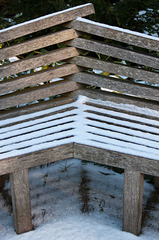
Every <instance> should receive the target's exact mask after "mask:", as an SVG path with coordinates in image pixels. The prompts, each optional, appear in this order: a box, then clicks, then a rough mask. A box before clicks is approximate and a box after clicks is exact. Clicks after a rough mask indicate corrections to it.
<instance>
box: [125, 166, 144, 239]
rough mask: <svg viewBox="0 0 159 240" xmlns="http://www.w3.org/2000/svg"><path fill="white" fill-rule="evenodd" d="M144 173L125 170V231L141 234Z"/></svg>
mask: <svg viewBox="0 0 159 240" xmlns="http://www.w3.org/2000/svg"><path fill="white" fill-rule="evenodd" d="M143 184H144V174H141V173H140V172H134V171H130V170H125V176H124V205H123V231H126V232H130V233H133V234H135V235H139V234H140V231H141V220H142V200H143Z"/></svg>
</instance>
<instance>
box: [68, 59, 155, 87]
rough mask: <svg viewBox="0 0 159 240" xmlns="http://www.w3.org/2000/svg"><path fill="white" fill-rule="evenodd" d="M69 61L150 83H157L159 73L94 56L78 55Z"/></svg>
mask: <svg viewBox="0 0 159 240" xmlns="http://www.w3.org/2000/svg"><path fill="white" fill-rule="evenodd" d="M70 62H71V63H74V64H76V65H79V66H81V67H86V68H91V69H92V68H93V69H98V70H103V71H106V72H109V73H114V74H117V75H122V76H127V77H130V78H134V79H139V80H144V81H148V82H152V83H156V84H158V83H159V74H158V73H155V72H150V71H146V70H142V69H138V68H134V67H128V66H125V65H121V64H117V63H112V62H107V61H101V60H98V59H96V58H91V57H84V56H78V57H75V58H73V59H72V60H70Z"/></svg>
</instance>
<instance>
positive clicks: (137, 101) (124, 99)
mask: <svg viewBox="0 0 159 240" xmlns="http://www.w3.org/2000/svg"><path fill="white" fill-rule="evenodd" d="M79 95H82V96H86V97H88V98H92V99H100V100H102V101H111V102H115V103H121V104H129V105H135V106H138V107H140V108H145V109H147V111H148V112H149V109H152V110H155V111H159V104H158V101H150V100H146V99H143V98H137V97H133V96H128V95H125V94H117V93H114V92H106V91H101V90H99V89H91V88H85V89H84V88H83V89H80V90H77V91H76V92H72V93H71V94H70V96H71V97H74V98H77V97H78V96H79ZM156 113H157V112H156ZM146 115H147V113H146Z"/></svg>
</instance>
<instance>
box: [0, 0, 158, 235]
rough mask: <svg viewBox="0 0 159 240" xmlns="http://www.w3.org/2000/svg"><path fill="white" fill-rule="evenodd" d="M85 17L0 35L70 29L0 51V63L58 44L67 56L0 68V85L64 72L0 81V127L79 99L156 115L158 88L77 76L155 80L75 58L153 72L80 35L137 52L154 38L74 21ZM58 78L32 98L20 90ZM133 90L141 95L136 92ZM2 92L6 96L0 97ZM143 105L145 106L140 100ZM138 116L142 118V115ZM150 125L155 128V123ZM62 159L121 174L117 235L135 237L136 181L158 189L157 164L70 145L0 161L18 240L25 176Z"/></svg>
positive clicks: (139, 187)
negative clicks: (151, 182)
mask: <svg viewBox="0 0 159 240" xmlns="http://www.w3.org/2000/svg"><path fill="white" fill-rule="evenodd" d="M92 13H94V8H93V5H92V4H86V5H82V6H79V7H75V8H72V9H69V10H65V11H62V12H59V13H56V14H50V15H48V16H45V17H43V18H39V19H36V20H33V21H30V22H26V23H24V24H19V25H17V26H15V27H11V28H8V29H4V30H1V31H0V34H1V39H2V42H7V41H10V40H13V39H16V38H18V37H21V36H23V35H27V34H31V33H33V32H35V31H39V30H42V29H47V28H49V27H53V26H56V25H61V26H63V24H64V23H65V26H64V27H67V28H71V29H66V30H63V31H62V32H57V33H51V34H50V35H47V36H43V37H41V38H39V39H33V40H30V42H29V41H27V42H25V43H21V44H18V45H15V46H10V47H4V48H2V49H1V58H2V59H6V58H10V57H13V56H19V55H22V54H24V53H26V52H30V51H34V50H36V49H40V48H43V47H48V46H50V45H54V44H57V43H59V42H62V43H63V42H64V43H65V44H67V46H68V47H67V48H63V49H58V50H53V51H50V52H48V53H46V54H42V55H38V56H34V57H32V58H29V59H24V60H20V61H18V62H15V63H11V64H6V65H4V66H1V67H0V71H1V72H0V77H5V76H10V75H12V74H15V73H17V72H18V73H19V72H23V71H27V70H28V69H31V68H34V69H35V68H36V67H39V66H43V65H46V64H50V63H51V62H57V61H61V60H65V61H66V65H64V66H59V67H57V68H51V69H49V70H44V71H41V72H40V73H38V72H36V73H33V74H28V75H27V76H22V77H21V76H19V77H17V78H15V79H14V81H13V80H12V82H13V83H12V84H11V80H6V81H1V83H0V86H1V90H0V94H2V95H1V96H0V110H1V115H0V120H2V121H3V120H5V119H8V118H13V117H15V116H17V115H18V116H23V115H25V114H29V113H34V112H37V111H40V110H42V109H49V108H50V107H56V106H62V105H65V104H67V103H71V102H74V101H76V99H77V98H78V96H79V95H84V96H87V97H90V98H92V99H101V100H103V101H107V100H109V101H113V102H116V103H119V102H120V103H121V104H125V102H126V103H128V104H130V105H131V104H132V105H133V104H134V105H135V104H136V105H137V106H138V107H139V108H149V109H152V110H155V111H159V107H158V101H159V94H158V88H156V87H154V88H153V87H152V86H145V85H143V86H141V84H140V85H138V84H135V83H132V82H131V81H124V80H121V79H117V80H114V79H113V78H110V77H105V78H104V77H103V76H100V75H95V74H91V73H88V72H83V71H84V70H85V68H87V69H89V68H91V67H92V68H94V69H107V71H108V72H110V73H111V72H113V71H115V73H116V74H119V75H125V76H128V77H129V78H138V79H141V80H144V79H149V81H150V82H154V83H156V84H158V82H159V76H158V73H157V72H155V71H154V72H152V71H149V72H148V71H145V70H141V69H137V68H133V67H127V66H124V65H118V64H116V63H109V62H107V61H101V60H99V59H95V60H94V58H92V57H87V56H83V55H82V53H83V51H91V52H99V54H105V55H108V56H111V57H116V58H121V59H125V60H129V61H131V62H133V63H135V64H142V65H148V66H150V67H151V68H157V67H158V64H159V59H158V58H157V57H154V56H148V55H147V54H143V53H135V51H134V50H133V51H130V50H127V49H126V50H124V49H123V50H122V51H121V53H120V52H119V51H120V50H121V49H120V48H117V47H114V46H111V45H109V44H108V45H104V44H102V43H100V42H98V41H96V40H88V39H84V38H82V37H81V35H82V33H83V32H86V33H88V34H94V35H97V36H99V37H104V38H110V39H115V40H117V41H120V42H124V43H127V44H133V45H135V46H139V44H140V47H142V48H147V49H151V50H153V51H158V43H159V39H157V38H153V37H149V36H146V35H144V34H143V35H142V34H137V33H134V32H131V31H126V30H122V29H119V28H114V27H111V26H107V25H104V24H97V23H94V22H92V21H89V20H86V19H81V17H84V16H87V15H89V14H92ZM77 17H78V18H77ZM143 39H144V41H143ZM43 43H45V44H43ZM26 49H27V50H26ZM15 69H16V70H15ZM58 77H64V78H65V80H63V81H61V80H60V81H58V82H57V83H54V84H52V83H51V84H49V85H47V84H46V86H45V85H42V86H35V87H34V88H33V90H32V89H30V88H29V89H27V86H28V84H31V83H34V84H33V85H36V84H39V83H41V81H44V80H43V79H45V81H50V80H51V79H52V78H58ZM36 79H38V80H36ZM121 83H122V84H121ZM90 85H93V86H95V87H98V88H105V87H109V89H114V88H115V89H116V91H117V92H123V91H126V92H127V93H128V95H122V94H117V93H114V92H109V91H108V92H105V91H101V90H99V89H95V90H93V89H90V88H88V86H90ZM18 86H19V88H21V89H23V90H21V91H20V92H18V93H17V92H14V90H16V89H17V87H18ZM141 88H142V89H143V91H141ZM12 91H13V93H11V94H8V92H12ZM6 92H7V94H6V95H3V94H4V93H6ZM134 94H135V96H134ZM54 95H61V96H62V97H60V98H57V99H53V100H50V101H46V102H45V101H43V102H41V103H38V104H32V105H29V106H24V107H19V108H20V110H19V109H16V108H13V109H12V108H11V107H12V106H16V105H22V104H24V103H26V102H31V101H32V102H33V101H35V100H37V99H39V98H38V97H39V96H41V98H46V97H51V96H54ZM145 97H146V98H148V99H145ZM150 98H151V99H150ZM140 115H141V116H142V114H140ZM143 115H144V114H143ZM145 116H146V115H145ZM145 116H144V117H145ZM150 118H151V117H150ZM152 119H156V120H157V117H156V118H152ZM158 119H159V118H158ZM70 158H77V159H82V160H88V161H92V162H97V163H101V164H105V165H109V166H112V167H119V168H123V169H124V171H125V175H124V197H123V201H124V205H123V230H124V231H127V232H131V233H133V234H136V235H139V233H140V232H141V223H142V198H143V183H144V174H149V175H152V176H155V186H156V187H159V180H158V179H159V161H158V160H159V159H157V160H154V159H150V158H144V157H138V156H134V155H129V154H124V153H119V152H117V151H110V150H104V149H102V148H97V147H94V146H89V145H85V144H84V145H83V144H80V143H76V142H72V143H68V144H63V145H59V146H55V147H52V148H47V149H43V150H40V151H34V152H31V153H27V154H24V155H16V156H13V157H9V158H5V159H1V160H0V175H5V174H9V175H10V182H11V194H12V204H13V216H14V227H15V231H16V232H17V233H18V234H20V233H24V232H27V231H30V230H32V216H31V204H30V190H29V168H31V167H34V166H38V165H42V164H47V163H50V162H56V161H59V160H64V159H70ZM132 196H133V197H132Z"/></svg>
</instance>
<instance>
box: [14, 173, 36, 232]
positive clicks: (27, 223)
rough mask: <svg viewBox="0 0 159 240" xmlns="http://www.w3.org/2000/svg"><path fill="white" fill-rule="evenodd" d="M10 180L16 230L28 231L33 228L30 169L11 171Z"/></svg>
mask: <svg viewBox="0 0 159 240" xmlns="http://www.w3.org/2000/svg"><path fill="white" fill-rule="evenodd" d="M10 182H11V194H12V205H13V216H14V228H15V231H16V232H17V234H20V233H24V232H28V231H30V230H32V216H31V203H30V189H29V172H28V169H23V170H20V171H16V172H13V173H11V174H10Z"/></svg>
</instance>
